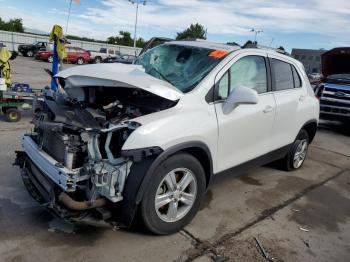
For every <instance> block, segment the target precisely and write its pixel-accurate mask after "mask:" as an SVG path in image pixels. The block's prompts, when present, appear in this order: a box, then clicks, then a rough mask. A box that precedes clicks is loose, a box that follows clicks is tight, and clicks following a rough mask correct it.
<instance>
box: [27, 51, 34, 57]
mask: <svg viewBox="0 0 350 262" xmlns="http://www.w3.org/2000/svg"><path fill="white" fill-rule="evenodd" d="M26 56H28V57H33V56H34V52H33V51H32V50H28V51H27V52H26Z"/></svg>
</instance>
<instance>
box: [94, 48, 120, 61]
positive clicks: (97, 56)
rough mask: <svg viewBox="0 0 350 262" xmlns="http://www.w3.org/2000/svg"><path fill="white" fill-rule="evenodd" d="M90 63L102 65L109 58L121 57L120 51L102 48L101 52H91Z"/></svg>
mask: <svg viewBox="0 0 350 262" xmlns="http://www.w3.org/2000/svg"><path fill="white" fill-rule="evenodd" d="M89 52H90V59H91V60H90V62H93V63H96V64H98V63H101V62H102V61H103V60H104V59H106V58H108V57H115V56H121V53H120V51H118V50H115V49H111V48H101V49H100V51H99V52H97V51H92V50H90V51H89Z"/></svg>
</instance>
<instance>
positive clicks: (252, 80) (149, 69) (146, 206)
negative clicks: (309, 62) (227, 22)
mask: <svg viewBox="0 0 350 262" xmlns="http://www.w3.org/2000/svg"><path fill="white" fill-rule="evenodd" d="M57 77H58V82H59V83H60V85H61V86H62V87H63V88H64V92H62V94H61V96H57V95H55V94H53V93H52V92H51V90H49V89H47V90H46V93H45V96H44V97H45V100H44V101H40V102H39V103H38V104H37V108H36V109H35V110H34V111H35V112H36V115H35V116H34V119H33V121H32V123H34V126H35V127H34V130H33V131H34V132H32V133H30V134H26V135H25V136H24V137H23V140H22V145H23V151H22V152H18V151H17V159H16V164H17V165H19V166H20V167H21V168H22V172H21V176H22V177H23V181H24V184H25V185H26V187H27V189H28V191H29V193H30V194H31V195H32V196H33V197H34V199H36V200H37V201H38V202H39V203H41V204H42V205H43V206H45V207H47V208H50V209H51V210H52V211H53V212H55V213H56V214H57V215H58V216H59V217H62V218H63V217H64V218H65V219H67V220H69V221H72V222H80V223H92V224H95V225H96V224H98V223H101V224H103V225H105V223H110V224H112V225H116V224H117V225H120V224H123V225H124V226H130V225H131V223H132V222H133V218H134V216H135V214H139V215H140V217H142V219H143V222H144V224H145V225H146V227H147V228H148V229H149V230H150V231H152V232H154V233H156V234H171V233H174V232H176V231H178V230H180V229H182V228H183V227H184V226H186V225H187V224H188V223H189V222H190V221H191V220H192V218H193V217H194V216H195V214H196V213H197V211H198V210H199V208H200V204H201V200H202V199H203V197H204V194H205V192H206V189H207V188H208V186H209V185H210V183H211V181H212V179H213V177H214V176H217V175H219V174H226V175H228V174H230V175H241V174H242V173H244V172H245V171H246V169H248V168H250V167H252V166H255V165H264V164H267V163H269V162H272V161H275V160H278V161H279V164H280V167H283V168H284V169H286V170H296V169H299V168H301V167H302V165H303V163H304V161H305V159H306V156H307V151H308V146H309V144H310V143H311V142H312V141H313V138H314V137H315V134H316V130H317V124H318V116H319V101H318V99H317V98H316V97H315V94H314V92H313V90H312V88H311V87H310V83H309V81H308V78H307V75H306V73H305V71H304V67H303V65H302V64H301V63H300V62H298V61H297V60H295V59H293V58H291V57H289V56H286V55H283V54H280V53H277V52H274V51H271V50H265V49H257V48H247V49H242V48H240V47H239V46H229V45H224V44H217V43H211V42H207V41H173V42H169V43H165V44H162V45H159V46H157V47H154V48H152V49H150V50H148V51H146V52H145V53H144V54H143V55H141V56H140V57H138V58H137V59H136V61H135V62H134V64H133V65H123V64H120V63H113V64H100V65H87V66H84V68H81V67H71V68H69V69H66V70H63V71H61V72H60V73H59V74H58V75H57ZM62 101H64V102H62ZM232 190H234V189H232ZM233 201H234V200H233ZM207 226H210V225H207Z"/></svg>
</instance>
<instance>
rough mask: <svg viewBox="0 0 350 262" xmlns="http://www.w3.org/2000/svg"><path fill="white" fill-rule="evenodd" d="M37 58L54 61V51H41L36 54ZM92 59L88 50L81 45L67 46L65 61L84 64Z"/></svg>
mask: <svg viewBox="0 0 350 262" xmlns="http://www.w3.org/2000/svg"><path fill="white" fill-rule="evenodd" d="M35 59H38V60H43V61H47V62H49V63H52V61H53V51H46V50H44V51H39V52H38V53H37V54H36V55H35ZM89 61H90V54H89V52H88V51H86V50H84V49H82V48H79V47H67V48H66V58H65V59H64V61H63V62H69V63H76V64H78V65H82V64H85V63H88V62H89Z"/></svg>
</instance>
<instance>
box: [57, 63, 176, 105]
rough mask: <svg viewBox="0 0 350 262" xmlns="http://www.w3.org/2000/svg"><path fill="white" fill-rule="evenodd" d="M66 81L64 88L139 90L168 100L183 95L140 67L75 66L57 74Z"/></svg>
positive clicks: (115, 64)
mask: <svg viewBox="0 0 350 262" xmlns="http://www.w3.org/2000/svg"><path fill="white" fill-rule="evenodd" d="M56 77H62V78H64V79H65V80H66V86H65V88H74V87H82V86H96V87H98V86H105V87H106V86H108V87H125V88H139V89H142V90H145V91H147V92H150V93H152V94H155V95H157V96H160V97H163V98H165V99H168V100H172V101H176V100H179V99H180V98H181V97H182V96H183V93H182V92H181V91H180V90H178V89H177V88H176V87H174V86H173V85H171V84H169V83H168V82H166V81H163V80H160V79H158V78H155V77H153V76H151V75H149V74H146V73H145V70H144V69H143V67H142V66H140V65H127V64H119V63H112V64H94V65H84V66H75V67H71V68H68V69H66V70H63V71H62V72H59V73H58V74H57V75H56Z"/></svg>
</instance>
